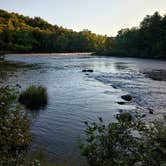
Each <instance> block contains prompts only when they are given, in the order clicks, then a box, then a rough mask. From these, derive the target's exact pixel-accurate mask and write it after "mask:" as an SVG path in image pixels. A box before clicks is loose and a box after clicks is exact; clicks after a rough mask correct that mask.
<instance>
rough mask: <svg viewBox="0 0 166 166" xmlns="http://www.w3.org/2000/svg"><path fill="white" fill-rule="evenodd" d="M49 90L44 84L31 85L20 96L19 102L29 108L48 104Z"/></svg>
mask: <svg viewBox="0 0 166 166" xmlns="http://www.w3.org/2000/svg"><path fill="white" fill-rule="evenodd" d="M47 98H48V97H47V90H46V88H44V87H42V86H34V85H32V86H30V87H29V88H28V89H27V90H25V91H24V92H22V93H21V95H20V96H19V102H20V103H21V104H23V105H25V106H26V107H27V108H29V109H39V108H41V107H44V106H46V105H47Z"/></svg>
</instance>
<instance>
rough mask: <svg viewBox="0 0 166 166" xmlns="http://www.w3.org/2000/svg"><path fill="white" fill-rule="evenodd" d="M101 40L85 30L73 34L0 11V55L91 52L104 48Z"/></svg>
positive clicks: (99, 36)
mask: <svg viewBox="0 0 166 166" xmlns="http://www.w3.org/2000/svg"><path fill="white" fill-rule="evenodd" d="M105 40H106V37H105V36H102V35H96V34H94V33H92V32H90V31H89V30H83V31H81V32H75V31H72V30H70V29H65V28H63V27H58V26H57V25H51V24H49V23H48V22H46V21H45V20H43V19H42V18H40V17H35V18H29V17H25V16H23V15H19V14H17V13H8V12H7V11H4V10H0V52H86V51H91V52H94V51H97V50H101V49H103V48H104V44H105Z"/></svg>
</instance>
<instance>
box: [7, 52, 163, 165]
mask: <svg viewBox="0 0 166 166" xmlns="http://www.w3.org/2000/svg"><path fill="white" fill-rule="evenodd" d="M7 60H14V61H19V62H25V63H27V64H34V65H32V67H31V68H28V69H19V71H17V72H16V76H13V77H10V79H9V80H8V81H7V82H8V84H17V83H19V84H20V85H21V87H22V89H25V88H26V87H28V86H30V85H32V84H35V85H43V86H45V87H47V89H48V97H49V104H48V106H47V107H46V108H45V109H44V110H40V111H39V112H36V113H33V114H32V115H33V116H32V127H31V131H32V133H33V136H34V139H33V144H32V148H33V149H36V148H38V147H40V148H41V147H42V148H44V149H45V150H46V151H47V152H48V153H49V154H51V155H52V156H54V157H56V158H63V159H64V160H67V161H69V162H70V161H76V160H77V159H79V149H78V140H79V138H83V133H84V127H85V126H84V123H83V122H84V121H90V122H93V121H97V117H103V119H104V120H105V121H107V122H108V121H109V122H110V121H114V120H115V118H114V116H115V115H116V114H117V113H118V112H119V110H121V109H123V110H129V111H132V112H135V111H137V112H138V111H140V112H141V113H146V114H147V118H153V117H154V116H159V115H161V114H163V113H164V112H165V108H166V82H165V81H154V80H151V79H150V78H146V77H145V75H144V74H142V71H145V70H152V69H164V70H166V62H164V61H157V60H143V59H134V58H105V57H92V56H83V55H82V56H47V55H45V56H19V55H8V56H7ZM82 69H93V70H94V72H93V73H89V74H87V73H83V72H82ZM124 94H131V96H132V97H133V100H132V102H129V103H126V104H125V105H123V106H122V105H118V104H117V102H119V101H122V99H121V96H122V95H124ZM149 108H151V109H154V110H155V112H154V115H149V114H148V109H149Z"/></svg>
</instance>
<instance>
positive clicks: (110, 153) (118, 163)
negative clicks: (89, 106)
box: [80, 113, 166, 166]
mask: <svg viewBox="0 0 166 166" xmlns="http://www.w3.org/2000/svg"><path fill="white" fill-rule="evenodd" d="M99 121H100V123H99V124H97V123H92V124H89V123H87V122H86V123H85V124H86V126H87V129H86V141H85V143H83V144H82V145H81V146H80V148H81V152H82V155H83V156H85V157H86V159H87V161H88V163H89V165H90V166H110V165H111V166H129V165H132V166H145V165H147V166H149V165H150V166H163V165H165V164H166V158H165V156H166V126H165V123H164V122H154V123H152V124H149V125H146V124H145V123H143V122H142V121H141V118H138V117H135V118H132V116H130V114H128V115H127V113H124V114H123V113H122V114H120V115H118V116H117V121H118V122H117V123H110V124H108V125H105V124H104V122H103V120H102V119H101V118H100V119H99Z"/></svg>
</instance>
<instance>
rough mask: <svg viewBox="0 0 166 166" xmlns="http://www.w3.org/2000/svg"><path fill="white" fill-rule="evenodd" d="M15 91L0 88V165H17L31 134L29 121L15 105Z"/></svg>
mask: <svg viewBox="0 0 166 166" xmlns="http://www.w3.org/2000/svg"><path fill="white" fill-rule="evenodd" d="M16 98H17V95H16V91H15V90H14V89H11V88H9V87H1V88H0V165H17V164H19V163H20V162H21V161H22V160H23V158H24V155H25V152H26V150H27V148H28V145H29V143H30V142H31V134H30V132H29V128H30V122H29V119H28V118H27V116H26V115H25V114H23V113H22V112H21V111H20V109H19V106H18V105H16V104H15V103H16Z"/></svg>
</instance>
